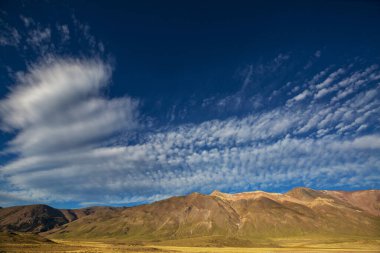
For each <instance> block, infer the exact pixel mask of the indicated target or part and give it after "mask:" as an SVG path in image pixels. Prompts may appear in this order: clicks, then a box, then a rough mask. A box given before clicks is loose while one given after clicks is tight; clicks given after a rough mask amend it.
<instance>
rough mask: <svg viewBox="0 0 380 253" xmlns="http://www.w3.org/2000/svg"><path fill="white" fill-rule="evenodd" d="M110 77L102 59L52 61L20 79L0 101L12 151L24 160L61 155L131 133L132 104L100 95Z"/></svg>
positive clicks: (39, 65) (133, 126) (132, 123)
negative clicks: (31, 156)
mask: <svg viewBox="0 0 380 253" xmlns="http://www.w3.org/2000/svg"><path fill="white" fill-rule="evenodd" d="M110 75H111V69H110V67H109V66H108V65H106V64H104V63H103V62H101V61H100V60H74V59H55V58H51V59H49V60H48V61H45V62H42V63H40V64H37V65H34V66H32V67H30V68H29V69H28V72H27V73H24V74H20V75H19V76H18V78H17V84H16V85H15V86H14V87H13V88H12V91H11V93H10V94H9V95H8V96H7V98H6V99H4V100H2V101H1V102H0V114H1V116H2V117H1V118H2V128H3V129H4V130H8V131H14V130H16V132H17V135H16V137H15V138H14V139H13V140H12V141H11V142H10V148H11V149H12V150H14V151H18V152H20V153H22V154H24V155H28V154H38V153H46V152H48V153H49V152H53V151H54V152H55V151H61V150H63V151H64V150H66V149H69V148H74V147H78V146H79V147H82V146H83V145H90V144H92V143H94V142H95V143H96V142H97V141H100V140H102V139H104V138H106V137H109V136H111V135H112V134H114V133H115V132H118V131H121V130H123V131H124V130H128V129H132V128H135V127H136V126H137V123H136V116H137V115H136V106H137V102H136V101H134V100H132V99H130V98H128V97H124V98H118V99H111V100H109V99H106V98H103V97H102V96H101V90H102V88H104V87H105V86H106V85H107V84H108V80H109V77H110Z"/></svg>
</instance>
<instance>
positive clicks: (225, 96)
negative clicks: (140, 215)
mask: <svg viewBox="0 0 380 253" xmlns="http://www.w3.org/2000/svg"><path fill="white" fill-rule="evenodd" d="M379 14H380V4H379V3H378V2H376V1H289V2H288V1H287V2H286V3H285V2H283V1H262V2H253V1H238V2H231V1H230V2H228V1H183V2H178V1H160V2H159V1H139V2H138V3H121V2H116V1H97V2H96V3H92V2H88V1H68V2H65V3H57V2H56V3H51V2H48V1H46V2H45V1H38V2H37V1H2V2H1V4H0V28H1V29H0V52H1V54H0V55H1V56H0V82H1V85H0V119H1V121H0V129H1V134H0V147H1V153H0V205H1V206H9V205H18V204H30V203H47V204H51V205H53V206H56V207H67V208H73V207H82V206H89V205H115V206H119V205H135V204H139V203H146V202H151V201H155V200H159V199H163V198H166V197H169V196H173V195H183V194H188V193H190V192H193V191H197V192H201V193H205V194H208V193H210V192H211V191H212V190H215V189H218V190H221V191H225V192H240V191H253V190H265V191H271V192H285V191H287V190H289V189H291V188H293V187H296V186H306V187H311V188H316V189H336V190H357V189H374V188H375V189H378V188H379V185H380V184H379V181H380V127H379V126H380V124H379V123H380V120H379V119H380V109H379V108H380V94H379V93H380V66H379V59H380V47H379V45H380V33H379V28H378V24H379V21H380V15H379Z"/></svg>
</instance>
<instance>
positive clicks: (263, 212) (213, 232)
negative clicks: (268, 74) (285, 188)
mask: <svg viewBox="0 0 380 253" xmlns="http://www.w3.org/2000/svg"><path fill="white" fill-rule="evenodd" d="M0 231H3V232H32V233H37V234H39V235H42V236H44V237H46V238H53V239H78V238H81V239H85V238H86V239H90V238H91V239H106V238H112V239H124V240H130V241H133V240H135V241H157V242H159V241H161V240H181V239H186V238H200V237H208V238H219V239H218V240H219V242H228V241H229V240H230V239H231V238H234V240H232V241H231V240H230V242H229V243H228V244H231V243H232V244H233V243H234V242H235V243H238V244H239V245H246V244H247V245H250V244H251V243H252V241H254V240H259V239H262V238H272V237H289V236H326V237H331V236H333V237H336V236H364V237H371V238H377V237H379V235H380V190H362V191H351V192H348V191H326V190H313V189H309V188H303V187H301V188H295V189H292V190H290V191H289V192H286V193H283V194H280V193H268V192H263V191H254V192H243V193H236V194H227V193H222V192H220V191H214V192H212V193H211V194H210V195H204V194H199V193H192V194H189V195H186V196H177V197H171V198H168V199H165V200H161V201H157V202H154V203H151V204H145V205H140V206H134V207H105V206H97V207H88V208H82V209H55V208H53V207H50V206H48V205H28V206H14V207H6V208H1V209H0Z"/></svg>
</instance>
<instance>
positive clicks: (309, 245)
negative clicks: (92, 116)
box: [0, 238, 380, 253]
mask: <svg viewBox="0 0 380 253" xmlns="http://www.w3.org/2000/svg"><path fill="white" fill-rule="evenodd" d="M0 239H1V238H0ZM273 240H274V241H275V242H276V243H277V244H278V245H280V246H279V247H276V248H270V247H262V248H247V247H244V248H243V247H189V246H175V245H170V242H169V243H168V244H169V245H163V244H164V243H161V244H160V245H154V244H141V245H133V244H131V243H126V242H117V241H116V242H96V241H73V240H71V241H68V240H52V241H40V242H28V243H23V242H20V241H17V242H12V241H5V242H4V241H3V242H1V241H0V252H1V253H3V252H17V253H22V252H61V253H62V252H77V253H90V252H94V253H95V252H99V253H111V252H112V253H116V252H120V253H122V252H130V253H149V252H154V253H175V252H178V253H181V252H184V253H248V252H252V253H255V252H282V253H285V252H298V253H301V252H380V239H365V238H356V239H353V238H346V239H345V238H341V239H315V238H312V239H311V238H291V239H290V238H276V239H273ZM172 244H175V243H172Z"/></svg>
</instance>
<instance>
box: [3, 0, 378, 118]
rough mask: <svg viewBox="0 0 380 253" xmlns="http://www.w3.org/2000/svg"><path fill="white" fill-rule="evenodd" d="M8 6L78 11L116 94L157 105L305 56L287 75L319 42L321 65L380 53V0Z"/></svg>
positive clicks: (44, 16)
mask: <svg viewBox="0 0 380 253" xmlns="http://www.w3.org/2000/svg"><path fill="white" fill-rule="evenodd" d="M2 8H3V9H4V10H6V11H7V12H8V13H9V14H8V17H9V19H10V20H11V21H15V23H18V24H19V25H21V20H19V15H20V13H22V14H23V15H24V16H30V17H36V18H38V20H39V21H40V22H41V23H45V24H51V23H56V22H57V21H58V22H63V23H64V22H67V23H69V22H70V21H71V19H72V16H73V15H75V16H76V17H77V18H78V19H79V20H80V21H83V22H85V23H86V24H88V25H90V27H91V33H92V34H93V35H94V36H95V37H96V38H100V40H101V41H102V42H103V43H104V45H105V48H106V53H105V54H106V56H107V57H111V58H112V60H113V61H114V63H115V70H114V73H113V86H112V89H110V93H111V95H119V94H129V95H131V96H136V97H139V98H143V99H146V103H148V104H149V105H151V104H150V103H152V101H156V100H157V99H163V100H164V101H166V102H167V103H168V104H167V105H166V106H170V105H172V104H173V102H174V103H181V100H184V101H186V100H187V99H186V98H184V96H185V97H189V96H197V97H198V96H203V97H204V98H207V97H210V96H212V95H215V93H217V94H221V95H223V94H228V93H231V92H236V91H237V90H239V89H240V86H241V83H242V78H241V77H239V74H238V72H239V70H241V69H244V68H245V67H246V66H248V65H250V64H260V63H263V62H265V61H268V60H269V59H272V58H274V57H276V56H277V55H278V54H280V53H290V54H293V55H295V57H296V58H297V59H298V62H293V63H292V64H293V65H294V66H291V67H293V68H291V70H290V71H292V72H290V73H289V70H288V73H286V76H284V77H281V78H284V82H286V81H287V79H288V80H291V78H292V75H294V73H295V72H296V71H297V69H298V68H299V67H300V65H302V64H304V63H305V62H306V61H307V59H308V58H309V57H310V55H312V54H313V53H314V52H315V51H317V50H323V54H324V57H323V59H322V60H321V62H319V64H321V65H322V66H323V65H324V64H326V63H330V62H332V61H333V62H334V63H335V64H337V65H338V64H340V63H347V61H350V60H352V59H353V58H355V57H358V56H360V57H365V58H366V59H368V60H369V61H371V60H372V61H374V62H376V61H378V60H379V55H380V47H379V46H378V45H379V44H380V32H379V15H380V4H379V3H378V2H377V1H311V2H309V1H286V2H284V1H238V2H232V1H138V2H129V1H114V2H111V3H109V2H107V1H68V2H65V3H49V1H25V2H23V4H20V2H18V1H2ZM79 39H80V38H79ZM86 47H88V45H87V44H85V43H81V42H80V41H74V42H72V43H71V45H70V46H69V47H67V48H64V49H63V50H62V53H63V54H68V55H76V54H88V50H87V48H86ZM2 51H3V52H2V55H4V57H3V60H2V62H3V64H5V65H7V64H10V65H11V66H14V67H21V68H22V67H24V66H23V65H24V63H25V60H30V58H32V59H33V58H35V57H36V56H34V55H33V53H31V55H28V54H25V55H21V56H20V55H17V53H15V52H14V50H9V48H3V49H2ZM28 53H29V52H28ZM15 56H16V57H15ZM3 76H5V75H3ZM279 83H280V81H279ZM2 87H3V88H2V91H3V92H4V87H5V85H3V86H2ZM150 98H154V99H150ZM153 113H159V112H153Z"/></svg>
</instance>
